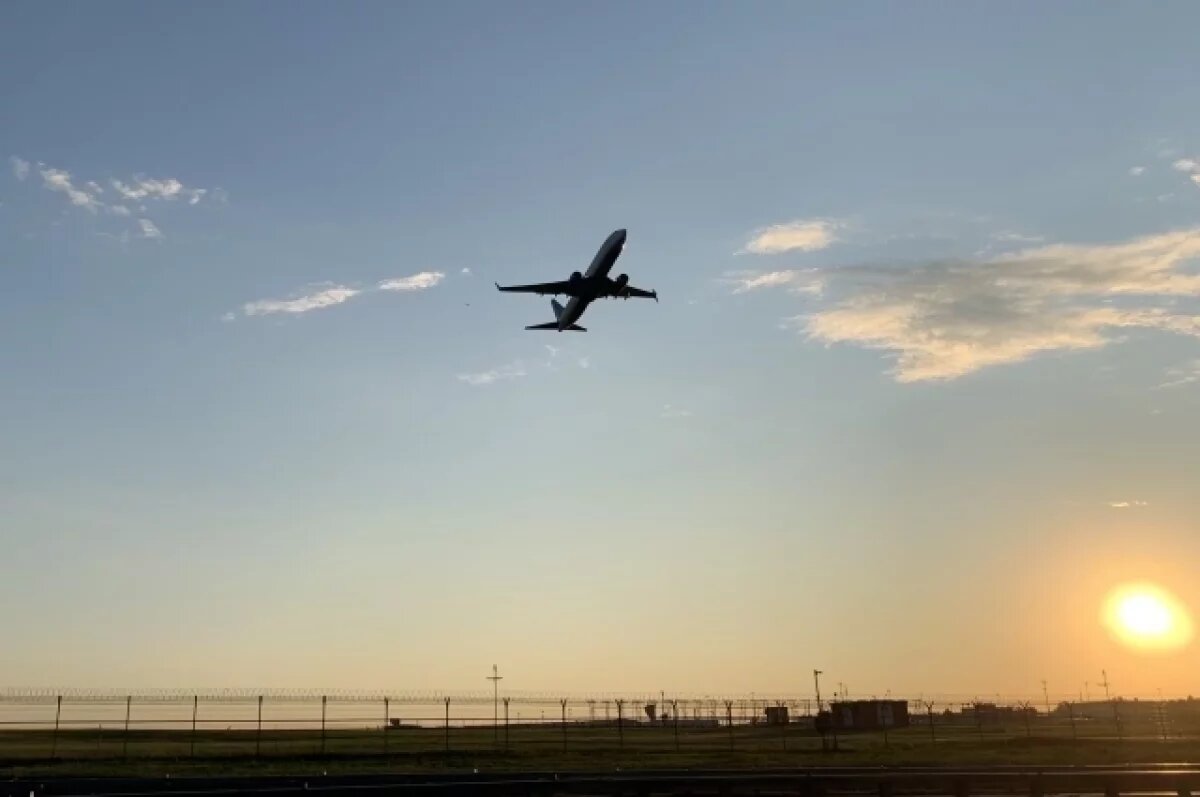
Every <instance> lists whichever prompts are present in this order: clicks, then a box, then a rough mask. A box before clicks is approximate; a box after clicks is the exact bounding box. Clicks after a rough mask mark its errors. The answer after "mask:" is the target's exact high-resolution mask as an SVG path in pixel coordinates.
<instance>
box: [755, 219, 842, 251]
mask: <svg viewBox="0 0 1200 797" xmlns="http://www.w3.org/2000/svg"><path fill="white" fill-rule="evenodd" d="M841 226H842V225H841V223H840V222H837V221H833V220H829V219H799V220H797V221H791V222H787V223H786V224H775V225H772V226H770V227H760V228H759V229H757V230H755V231H754V232H753V233H751V238H750V240H749V241H748V242H747V243H746V247H745V249H744V250H743V251H744V252H749V253H751V254H755V255H774V254H779V253H781V252H792V251H800V252H815V251H817V250H820V249H825V248H826V247H828V246H830V245H832V244H833V242H834V241H836V240H837V236H836V231H837V230H838V228H839V227H841Z"/></svg>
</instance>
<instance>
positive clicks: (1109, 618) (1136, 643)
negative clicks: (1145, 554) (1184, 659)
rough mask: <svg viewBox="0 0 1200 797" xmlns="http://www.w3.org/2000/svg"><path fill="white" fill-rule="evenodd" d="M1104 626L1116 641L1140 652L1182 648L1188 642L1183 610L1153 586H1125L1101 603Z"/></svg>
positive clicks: (1188, 625) (1189, 635)
mask: <svg viewBox="0 0 1200 797" xmlns="http://www.w3.org/2000/svg"><path fill="white" fill-rule="evenodd" d="M1104 622H1105V624H1106V625H1107V626H1108V629H1109V631H1110V632H1111V633H1112V634H1113V636H1114V637H1116V639H1118V640H1119V641H1120V642H1122V643H1123V644H1125V645H1128V646H1130V647H1133V648H1139V649H1143V650H1173V649H1177V648H1182V647H1184V646H1185V645H1187V644H1188V643H1189V642H1190V641H1191V639H1192V621H1191V618H1190V617H1189V616H1188V612H1187V609H1186V608H1185V607H1184V606H1183V605H1182V604H1180V603H1179V601H1177V600H1176V599H1175V598H1174V597H1173V596H1171V595H1170V594H1169V593H1168V592H1166V591H1165V590H1163V589H1162V588H1160V587H1157V586H1155V585H1153V584H1144V583H1142V584H1125V585H1122V586H1120V587H1117V588H1116V589H1114V590H1113V591H1112V592H1111V593H1110V594H1109V596H1108V600H1107V601H1106V602H1105V609H1104Z"/></svg>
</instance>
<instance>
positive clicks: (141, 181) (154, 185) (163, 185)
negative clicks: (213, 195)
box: [112, 175, 208, 205]
mask: <svg viewBox="0 0 1200 797" xmlns="http://www.w3.org/2000/svg"><path fill="white" fill-rule="evenodd" d="M112 187H113V188H114V189H116V192H117V193H118V194H120V195H121V196H122V197H124V198H125V199H128V200H131V201H134V202H137V201H140V200H143V199H162V200H167V201H174V200H176V199H179V198H181V197H187V198H188V204H189V205H195V204H197V203H198V202H199V201H200V200H201V199H202V198H203V197H204V195H205V194H207V193H208V190H207V189H204V188H187V187H185V186H184V184H183V183H181V182H180V181H179V180H177V179H175V178H174V177H167V178H165V179H162V180H156V179H148V178H145V177H142V176H141V175H137V176H135V177H134V178H133V180H132V181H131V182H130V183H124V182H122V181H120V180H113V181H112Z"/></svg>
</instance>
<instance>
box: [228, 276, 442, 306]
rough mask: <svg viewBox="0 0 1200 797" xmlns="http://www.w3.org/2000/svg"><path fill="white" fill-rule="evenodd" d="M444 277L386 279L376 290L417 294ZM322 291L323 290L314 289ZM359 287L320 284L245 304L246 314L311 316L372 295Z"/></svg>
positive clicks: (433, 285) (435, 284)
mask: <svg viewBox="0 0 1200 797" xmlns="http://www.w3.org/2000/svg"><path fill="white" fill-rule="evenodd" d="M444 277H445V275H444V274H442V273H441V272H438V271H422V272H421V273H419V274H413V275H412V276H409V277H397V278H395V279H388V280H383V281H382V282H380V283H379V284H378V285H376V286H375V288H374V290H376V291H390V292H397V291H399V292H406V293H408V292H413V291H423V290H428V289H429V288H433V287H435V286H437V285H438V284H439V283H440V282H441V281H442V279H443V278H444ZM315 288H321V290H314V289H315ZM369 292H370V289H368V290H366V291H364V290H361V289H359V288H349V287H346V286H344V285H334V284H333V283H328V282H324V283H319V284H317V285H314V286H310V287H309V288H308V289H306V290H305V291H304V292H303V293H301V294H300V295H297V296H293V297H292V298H289V299H261V300H259V301H255V302H248V303H246V304H244V305H242V313H243V315H247V316H255V315H270V314H273V313H307V312H309V311H310V310H320V309H323V308H325V307H333V306H334V305H339V304H342V303H344V302H348V301H349V300H351V299H353V298H354V297H356V296H360V295H363V294H364V293H369Z"/></svg>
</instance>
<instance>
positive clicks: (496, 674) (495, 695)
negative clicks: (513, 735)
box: [487, 664, 504, 746]
mask: <svg viewBox="0 0 1200 797" xmlns="http://www.w3.org/2000/svg"><path fill="white" fill-rule="evenodd" d="M487 679H488V680H489V681H491V682H492V736H493V741H494V743H495V744H496V745H497V746H499V744H500V682H501V681H502V680H504V676H503V675H501V674H500V671H499V670H498V669H497V668H496V665H495V664H493V665H492V674H491V675H489V676H488V678H487Z"/></svg>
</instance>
